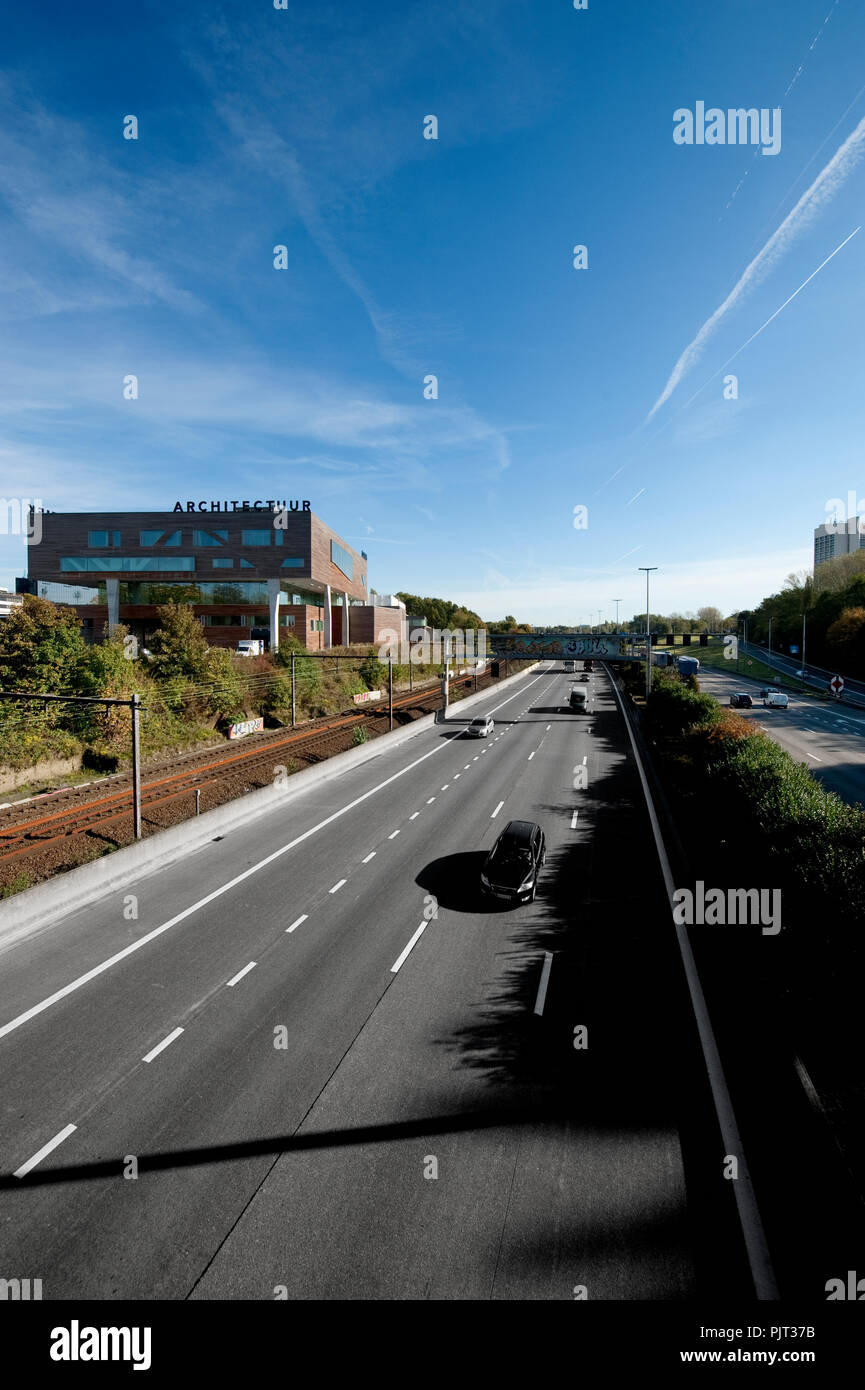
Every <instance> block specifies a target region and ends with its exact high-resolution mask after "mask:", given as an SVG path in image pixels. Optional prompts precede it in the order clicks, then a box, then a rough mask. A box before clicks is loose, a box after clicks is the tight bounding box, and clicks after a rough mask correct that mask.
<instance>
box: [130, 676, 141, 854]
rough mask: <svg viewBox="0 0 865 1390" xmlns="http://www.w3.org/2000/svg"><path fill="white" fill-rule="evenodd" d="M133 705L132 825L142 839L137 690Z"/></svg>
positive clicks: (137, 835)
mask: <svg viewBox="0 0 865 1390" xmlns="http://www.w3.org/2000/svg"><path fill="white" fill-rule="evenodd" d="M130 704H131V706H132V826H133V834H134V836H135V838H136V840H140V839H141V751H140V747H139V736H138V721H139V713H140V709H141V700H140V697H139V695H138V692H137V691H136V692H135V694H134V695H133V696H132V699H131V701H130Z"/></svg>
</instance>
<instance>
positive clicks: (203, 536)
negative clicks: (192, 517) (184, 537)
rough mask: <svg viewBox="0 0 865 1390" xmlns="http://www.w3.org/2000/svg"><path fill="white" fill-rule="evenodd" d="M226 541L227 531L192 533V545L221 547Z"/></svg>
mask: <svg viewBox="0 0 865 1390" xmlns="http://www.w3.org/2000/svg"><path fill="white" fill-rule="evenodd" d="M227 540H228V532H227V531H193V533H192V544H193V545H222V543H223V541H227Z"/></svg>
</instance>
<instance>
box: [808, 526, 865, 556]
mask: <svg viewBox="0 0 865 1390" xmlns="http://www.w3.org/2000/svg"><path fill="white" fill-rule="evenodd" d="M861 520H862V528H863V529H860V525H859V522H860V518H859V517H858V516H851V517H849V518H848V520H847V521H846V522H843V521H830V522H826V523H824V524H823V525H822V526H818V527H817V529H816V530H815V532H814V568H815V569H816V568H817V566H818V565H822V564H823V563H824V562H825V561H826V560H834V559H835V557H836V555H852V554H853V552H854V551H856V550H865V517H862V519H861Z"/></svg>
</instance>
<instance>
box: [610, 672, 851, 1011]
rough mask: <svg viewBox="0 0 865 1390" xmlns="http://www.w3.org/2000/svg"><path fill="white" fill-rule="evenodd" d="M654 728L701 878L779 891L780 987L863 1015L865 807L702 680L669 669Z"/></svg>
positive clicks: (655, 704)
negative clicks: (722, 701) (826, 783)
mask: <svg viewBox="0 0 865 1390" xmlns="http://www.w3.org/2000/svg"><path fill="white" fill-rule="evenodd" d="M644 671H645V668H644V667H643V666H641V665H638V664H637V663H633V664H631V665H629V666H628V667H626V668H623V675H624V679H625V684H626V687H627V688H628V689H629V691H633V692H634V694H635V695H639V694H640V693H641V692H642V689H643V686H642V681H643V680H644ZM643 722H644V729H645V732H646V733H647V734H648V736H649V738H650V739H651V740H652V741H653V743H654V745H655V756H656V764H657V768H658V772H659V775H660V777H661V779H662V782H663V785H664V788H665V791H666V794H667V797H668V801H669V804H670V807H671V810H672V815H673V819H674V821H675V824H676V828H677V830H678V832H679V835H680V838H681V840H682V843H683V845H684V848H685V851H686V853H687V855H688V858H689V860H690V863H691V866H692V869H693V872H694V874H695V877H696V878H698V879H702V880H703V882H704V883H705V884H706V885H707V886H708V885H711V886H717V887H721V888H724V889H726V888H729V887H742V888H752V887H757V888H767V889H775V888H779V889H780V890H781V895H782V896H781V901H782V908H783V918H782V920H783V926H782V931H781V933H780V935H779V936H778V937H777V938H764V940H766V941H769V940H772V942H773V944H775V945H777V951H776V952H774V953H773V955H772V957H771V960H772V974H773V977H774V978H775V980H776V982H777V983H780V984H781V985H782V987H783V989H784V990H785V991H790V992H791V993H792V994H793V995H794V997H795V998H796V999H799V1000H802V1001H803V1003H804V1002H805V1001H809V1006H810V1005H811V1004H813V1005H814V1006H815V1007H817V1006H819V1009H820V1012H821V1014H822V1015H824V1016H825V1017H830V1016H831V1015H832V1014H833V1011H835V1010H837V1009H841V1010H849V1011H854V1010H855V1009H857V1008H858V1001H859V1000H861V989H862V983H863V981H862V973H863V972H862V944H861V942H862V902H863V897H865V811H863V810H862V808H861V807H853V806H848V805H846V804H845V803H844V802H843V801H841V800H840V798H838V797H837V796H835V795H834V794H833V793H832V792H829V791H826V790H824V788H823V787H822V786H821V785H820V783H819V782H817V781H816V780H815V778H814V777H812V776H811V773H810V772H809V770H808V768H807V767H806V766H805V765H804V764H803V763H798V762H796V761H795V759H794V758H792V757H791V756H790V754H789V753H787V752H785V751H784V749H782V748H781V747H780V746H779V745H778V744H777V743H775V742H773V740H772V739H770V738H769V737H767V736H766V735H765V734H764V733H762V731H761V730H759V729H758V728H756V727H755V725H754V724H753V722H751V721H750V720H746V719H743V718H742V717H741V716H740V715H738V714H736V713H734V712H733V711H731V710H729V709H726V708H723V707H722V706H720V705H718V703H717V702H716V701H715V700H714V699H713V698H712V697H711V696H709V695H705V694H703V693H701V691H700V690H699V685H698V683H697V682H696V681H694V680H693V679H692V680H690V681H688V682H685V681H682V680H680V679H679V677H678V676H677V675H674V674H673V673H672V672H667V671H659V672H657V673H656V674H655V676H654V688H653V691H652V694H651V696H650V697H649V701H648V703H647V705H646V707H645V710H644V714H643ZM728 930H729V929H728ZM737 930H739V929H737ZM848 1016H849V1014H848Z"/></svg>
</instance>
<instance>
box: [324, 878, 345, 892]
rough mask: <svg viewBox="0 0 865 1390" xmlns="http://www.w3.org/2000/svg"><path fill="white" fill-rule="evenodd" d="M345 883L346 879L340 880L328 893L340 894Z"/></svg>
mask: <svg viewBox="0 0 865 1390" xmlns="http://www.w3.org/2000/svg"><path fill="white" fill-rule="evenodd" d="M344 883H345V879H344V878H341V879H340V880H339V883H335V884H334V885H333V887H332V888H329V889H328V890H327V891H328V892H329V893H338V892H339V890H340V888H341V887H342V885H343V884H344Z"/></svg>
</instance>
